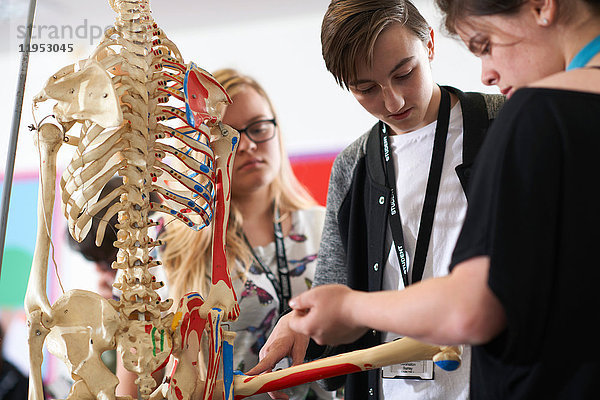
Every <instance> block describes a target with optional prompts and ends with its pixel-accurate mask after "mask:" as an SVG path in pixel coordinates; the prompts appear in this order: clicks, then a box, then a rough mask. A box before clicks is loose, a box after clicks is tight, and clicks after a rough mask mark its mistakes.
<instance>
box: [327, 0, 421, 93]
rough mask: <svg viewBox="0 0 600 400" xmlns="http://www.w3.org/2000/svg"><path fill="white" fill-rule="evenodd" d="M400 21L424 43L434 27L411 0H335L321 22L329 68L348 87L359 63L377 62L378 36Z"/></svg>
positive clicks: (339, 81)
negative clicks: (375, 56)
mask: <svg viewBox="0 0 600 400" xmlns="http://www.w3.org/2000/svg"><path fill="white" fill-rule="evenodd" d="M393 23H400V24H401V25H403V26H405V27H406V28H407V29H408V30H409V31H411V32H412V33H413V34H414V35H415V36H416V37H417V38H419V39H420V40H421V41H422V42H423V43H424V44H427V43H428V41H429V33H430V31H431V27H430V26H429V24H428V23H427V21H426V20H425V18H423V16H422V15H421V13H420V12H419V10H417V8H416V7H415V6H414V5H413V4H412V3H411V2H410V1H408V0H333V1H332V2H331V3H330V4H329V7H328V8H327V11H326V12H325V16H324V17H323V24H322V25H321V46H322V53H323V59H324V60H325V66H326V67H327V70H328V71H329V72H331V73H332V74H333V76H334V77H335V80H336V82H337V83H338V84H339V85H340V86H342V87H343V88H345V89H348V85H349V83H350V82H352V81H354V80H356V75H357V63H358V62H359V60H365V61H366V62H367V65H372V63H373V49H374V47H375V42H376V41H377V38H378V37H379V35H380V34H381V32H383V30H384V29H385V28H387V27H388V26H389V25H390V24H393Z"/></svg>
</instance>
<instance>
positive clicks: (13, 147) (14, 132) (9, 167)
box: [0, 0, 36, 273]
mask: <svg viewBox="0 0 600 400" xmlns="http://www.w3.org/2000/svg"><path fill="white" fill-rule="evenodd" d="M35 6H36V0H30V1H29V13H28V15H27V35H26V36H25V42H24V43H23V46H24V47H23V52H22V53H21V67H20V69H19V81H18V82H17V96H16V98H15V111H14V114H13V119H12V126H11V130H10V140H9V142H8V155H7V157H6V169H5V172H4V183H3V186H2V209H1V213H0V273H1V272H2V259H3V258H4V242H5V239H6V226H7V224H8V206H9V203H10V193H11V189H12V181H13V174H14V170H15V156H16V153H17V141H18V139H19V126H20V125H21V111H22V109H23V96H24V95H25V81H26V80H27V66H28V65H29V45H30V44H31V32H32V30H33V18H34V16H35Z"/></svg>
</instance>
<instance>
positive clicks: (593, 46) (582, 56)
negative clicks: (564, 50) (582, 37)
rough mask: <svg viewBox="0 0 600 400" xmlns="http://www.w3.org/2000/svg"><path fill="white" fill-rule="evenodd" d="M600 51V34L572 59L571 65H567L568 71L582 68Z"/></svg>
mask: <svg viewBox="0 0 600 400" xmlns="http://www.w3.org/2000/svg"><path fill="white" fill-rule="evenodd" d="M598 53H600V35H598V36H596V37H595V38H594V39H593V40H592V41H591V42H589V43H588V44H586V45H585V46H584V47H583V48H582V49H581V50H579V52H578V53H577V54H575V57H573V59H572V60H571V62H570V63H569V66H568V67H567V71H570V70H572V69H576V68H582V67H585V66H586V65H587V63H588V62H590V60H591V59H592V58H594V56H595V55H596V54H598Z"/></svg>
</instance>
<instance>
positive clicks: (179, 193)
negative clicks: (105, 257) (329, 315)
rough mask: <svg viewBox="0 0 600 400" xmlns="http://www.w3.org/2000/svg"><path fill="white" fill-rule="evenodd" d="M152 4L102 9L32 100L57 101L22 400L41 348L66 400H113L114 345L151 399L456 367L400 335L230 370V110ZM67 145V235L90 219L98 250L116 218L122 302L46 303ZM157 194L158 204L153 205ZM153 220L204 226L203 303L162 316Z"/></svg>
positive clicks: (448, 354) (234, 308) (444, 353)
mask: <svg viewBox="0 0 600 400" xmlns="http://www.w3.org/2000/svg"><path fill="white" fill-rule="evenodd" d="M148 1H149V0H129V1H126V0H111V1H110V5H111V7H112V8H113V10H115V11H116V12H117V14H118V15H117V18H116V22H115V25H114V27H113V28H111V29H109V30H108V31H107V32H106V33H105V36H104V39H103V40H102V42H101V43H100V44H99V46H98V47H97V48H96V50H95V51H94V52H93V54H92V55H91V56H90V57H89V58H88V59H86V60H81V61H79V62H77V63H75V64H72V65H69V66H67V67H64V68H62V69H61V70H59V71H58V72H57V73H56V74H54V75H53V76H52V77H50V79H49V80H48V81H47V83H46V85H45V86H44V88H43V90H42V91H41V92H40V94H38V95H37V96H36V97H35V99H34V104H37V103H40V102H43V101H45V100H48V99H52V100H55V101H56V104H55V106H54V117H55V121H51V122H45V123H42V124H41V125H40V126H38V127H37V137H36V141H37V144H38V149H39V152H40V167H41V171H40V176H41V187H40V191H39V201H38V230H37V238H36V240H37V243H36V249H35V253H34V261H33V264H32V270H31V273H30V279H29V284H28V287H27V293H26V296H25V308H26V312H27V315H28V317H27V324H28V335H29V350H30V364H31V373H30V389H29V396H30V397H29V399H30V400H42V399H43V398H44V395H43V390H42V376H41V363H42V348H43V344H44V342H46V344H47V348H48V350H49V351H50V352H51V353H53V354H54V355H56V356H57V357H58V358H60V359H62V360H63V361H64V362H65V364H66V365H67V366H68V368H69V370H70V372H71V375H72V377H73V379H74V381H75V382H74V384H73V386H72V388H71V392H70V393H69V395H68V397H69V398H73V399H93V398H97V399H102V400H104V399H115V398H116V395H115V388H116V386H117V384H118V379H117V377H116V376H115V375H114V374H112V373H111V372H110V371H109V370H108V368H106V367H105V366H104V364H103V363H102V361H101V359H100V355H101V354H102V353H103V352H104V351H106V350H109V349H115V348H117V349H118V350H119V352H120V354H121V356H122V359H123V365H124V367H125V368H127V369H128V370H130V371H132V372H134V373H136V374H137V375H138V379H137V380H136V383H137V385H138V388H139V391H140V394H141V396H142V397H143V398H145V399H147V398H151V399H152V400H157V399H162V398H168V399H173V400H183V399H188V398H192V397H193V398H198V397H201V398H203V399H204V400H208V399H213V398H218V399H231V398H234V397H235V398H236V399H237V398H243V397H246V396H249V395H252V394H255V393H260V392H265V391H271V390H279V389H282V388H285V387H290V386H294V385H297V384H299V383H302V382H308V381H312V380H316V379H322V378H325V377H331V376H336V375H340V374H344V373H351V372H357V371H360V370H366V369H370V368H379V367H381V366H384V365H389V364H394V363H398V362H404V361H410V360H420V359H424V358H431V357H436V358H437V359H440V360H448V359H451V360H453V361H456V360H458V354H457V353H456V352H455V350H454V349H452V348H441V347H437V346H430V345H425V344H422V343H418V342H416V341H412V340H410V339H403V340H401V341H398V342H394V343H390V344H386V345H383V347H380V348H379V349H378V350H372V349H371V350H368V351H362V352H355V353H349V354H348V355H342V356H338V357H332V359H324V360H320V361H316V362H314V363H308V364H304V365H301V366H297V367H292V368H288V369H286V370H282V371H277V372H272V373H268V374H263V375H260V376H258V377H249V376H245V375H243V374H234V372H233V369H232V368H233V339H234V336H235V334H234V333H232V332H228V331H227V330H225V329H224V327H223V323H226V322H227V321H233V320H235V319H236V318H237V317H238V315H239V312H240V309H239V305H238V304H237V299H236V296H235V292H234V291H233V289H232V285H231V278H230V276H229V272H228V268H227V262H226V256H225V229H226V227H227V221H228V216H229V200H230V178H231V167H232V166H233V158H234V154H235V148H236V145H237V142H238V140H239V134H238V133H237V132H236V131H235V130H234V129H232V128H231V127H228V126H226V125H224V124H222V123H221V121H220V118H221V114H220V106H221V105H223V104H228V103H230V102H231V100H230V98H229V97H228V95H227V93H226V92H225V90H224V89H223V88H222V87H221V86H220V85H219V84H218V83H217V82H216V81H215V80H214V79H213V78H212V76H211V75H210V74H209V73H207V72H206V71H204V70H202V69H201V68H199V67H197V66H196V65H194V64H193V63H190V64H188V65H186V64H185V63H184V61H183V58H182V57H181V54H180V52H179V50H178V49H177V47H176V46H175V44H174V43H172V42H171V41H170V40H169V39H167V37H166V36H165V35H164V33H163V32H162V30H161V29H159V28H158V27H157V25H156V24H155V22H154V20H153V18H152V17H151V13H150V7H149V2H148ZM76 123H78V124H80V125H81V131H80V134H79V135H78V136H73V135H70V134H67V132H68V131H69V130H70V129H71V128H72V127H73V126H74V125H75V124H76ZM169 141H170V142H169ZM64 143H67V144H69V145H73V146H76V147H77V149H76V151H75V154H74V156H73V159H72V161H71V162H70V164H69V165H68V167H67V168H66V170H65V171H64V173H63V175H62V178H61V181H60V188H61V202H62V210H63V213H64V215H65V217H66V218H67V220H68V225H69V232H70V234H71V235H72V236H73V237H74V238H75V239H76V240H82V239H83V238H84V237H85V236H86V235H87V233H88V231H89V229H90V226H91V221H92V218H101V220H102V221H103V222H102V223H101V224H100V226H99V229H98V231H97V236H96V242H97V243H101V242H102V239H103V235H104V230H105V229H106V221H108V220H110V218H111V216H113V215H114V214H117V213H118V224H117V226H116V227H117V229H118V234H117V238H118V240H117V241H116V242H115V243H114V245H115V246H116V247H118V249H119V251H118V255H117V260H116V261H115V262H114V263H113V268H117V269H120V270H122V274H121V278H120V280H119V281H118V282H117V283H115V285H114V286H115V287H116V288H118V289H120V291H121V293H122V295H121V297H120V299H119V300H118V301H114V300H106V299H104V298H103V297H101V296H100V295H98V294H96V293H93V292H89V291H84V290H77V289H75V290H71V291H69V292H66V293H64V294H63V295H62V296H60V297H59V298H58V300H57V301H56V302H55V303H54V304H52V305H51V304H50V302H49V300H48V298H47V295H46V276H47V268H48V254H49V247H50V244H51V241H50V234H49V233H50V230H51V229H50V228H51V224H52V211H53V207H54V197H55V177H56V157H57V153H58V150H59V148H60V147H61V145H62V144H64ZM169 160H172V161H171V162H169ZM174 165H179V166H180V167H175V166H174ZM178 168H179V169H178ZM165 172H166V174H165ZM115 174H118V175H119V176H121V177H122V178H123V185H122V186H121V187H119V188H117V189H115V190H114V191H113V192H111V193H110V194H109V195H107V196H106V197H104V198H103V199H101V200H98V196H99V193H100V191H101V190H102V188H103V187H104V185H105V184H106V183H107V182H108V180H109V179H110V178H111V177H112V176H114V175H115ZM165 178H167V179H165ZM152 191H155V192H158V193H159V194H160V195H161V196H162V197H163V199H164V202H162V203H160V204H158V203H153V202H150V200H149V199H150V196H149V193H150V192H152ZM117 197H119V200H120V201H119V202H118V203H116V204H114V205H113V206H111V207H110V208H109V209H108V211H106V213H105V214H104V215H96V214H97V213H98V211H99V210H101V209H103V208H104V207H105V206H106V205H107V204H108V203H110V202H111V200H112V199H114V198H117ZM151 211H158V212H163V213H167V214H168V215H170V216H172V217H173V218H174V219H177V220H179V221H181V222H182V223H185V224H186V225H188V226H189V227H190V228H191V229H196V230H199V229H202V228H205V227H206V226H208V225H209V224H212V232H213V242H212V257H213V265H212V285H211V289H210V291H209V293H208V296H207V297H206V298H205V299H204V298H202V296H200V295H199V294H198V293H190V294H188V295H186V296H184V298H183V299H181V300H180V302H179V307H178V309H177V311H176V312H175V313H169V314H166V315H164V313H165V312H166V311H167V310H168V309H169V308H170V307H171V305H172V300H171V299H167V300H163V299H161V298H160V297H159V296H158V294H157V293H156V289H158V288H160V287H162V285H163V283H162V282H157V281H156V279H155V278H154V276H153V275H152V274H151V272H150V271H149V268H151V267H155V266H159V265H160V263H159V262H158V261H155V260H153V259H152V257H151V256H150V251H151V250H152V248H154V247H155V246H157V245H160V244H161V243H160V241H153V240H152V239H151V238H150V237H149V235H148V230H149V228H151V227H152V226H154V225H156V224H155V223H154V222H153V221H152V220H150V219H149V218H148V213H149V212H151ZM203 340H205V341H206V342H207V346H206V347H208V349H209V354H208V362H207V365H206V366H205V368H204V371H205V373H202V374H201V373H200V370H201V369H200V368H199V364H200V363H201V362H200V361H199V360H198V349H199V348H200V343H201V341H203ZM169 360H171V365H172V369H171V371H170V373H169V374H167V376H166V378H165V380H164V381H163V383H162V384H161V385H159V386H158V388H157V389H156V390H154V391H153V389H154V387H155V386H156V382H155V381H154V379H153V378H152V376H151V374H152V373H153V372H155V371H157V370H159V369H161V368H163V367H164V366H165V365H166V364H167V362H168V361H169ZM219 371H221V374H219ZM220 376H222V379H218V377H220ZM234 389H235V391H234ZM234 393H235V395H234Z"/></svg>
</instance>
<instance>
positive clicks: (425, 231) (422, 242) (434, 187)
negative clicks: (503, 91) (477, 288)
mask: <svg viewBox="0 0 600 400" xmlns="http://www.w3.org/2000/svg"><path fill="white" fill-rule="evenodd" d="M440 89H441V100H440V108H439V111H438V117H437V126H436V128H435V138H434V141H433V153H432V155H431V166H430V167H429V177H428V178H427V188H426V190H425V200H424V201H423V210H422V211H421V222H420V224H419V233H418V235H417V245H416V248H415V256H414V260H413V270H412V283H415V282H418V281H420V280H421V279H422V278H423V271H424V270H425V261H426V260H427V250H428V249H429V242H430V240H431V231H432V229H433V216H434V215H435V206H436V203H437V197H438V192H439V189H440V181H441V178H442V166H443V164H444V155H445V152H446V137H447V136H448V124H449V122H450V94H449V93H448V91H446V89H444V88H440ZM379 126H380V131H381V138H382V141H383V149H382V151H383V160H384V164H385V179H386V184H387V186H388V188H389V189H390V194H391V196H390V229H391V231H392V238H393V240H394V244H395V246H396V254H397V256H398V261H400V267H401V268H400V270H401V273H402V280H403V281H404V287H407V286H408V285H409V281H408V260H407V258H406V250H405V246H404V234H403V233H402V219H401V217H400V212H399V210H398V207H397V204H398V197H397V195H396V173H395V171H394V162H393V160H392V153H391V151H390V146H389V138H388V137H389V134H388V132H387V130H388V128H387V126H386V125H385V124H384V123H383V122H380V123H379Z"/></svg>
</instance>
